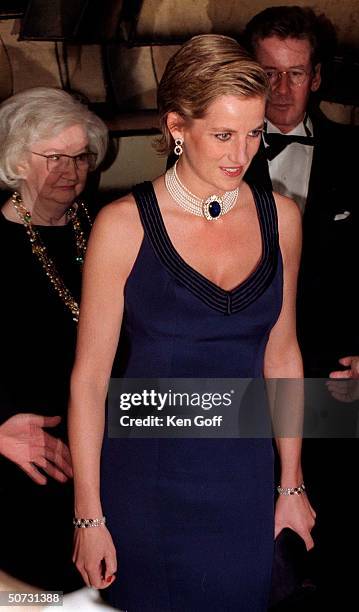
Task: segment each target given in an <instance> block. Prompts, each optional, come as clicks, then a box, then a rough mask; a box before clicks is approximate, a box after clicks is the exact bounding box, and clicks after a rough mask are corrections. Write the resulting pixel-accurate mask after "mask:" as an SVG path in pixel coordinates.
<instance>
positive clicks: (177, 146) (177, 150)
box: [173, 138, 183, 157]
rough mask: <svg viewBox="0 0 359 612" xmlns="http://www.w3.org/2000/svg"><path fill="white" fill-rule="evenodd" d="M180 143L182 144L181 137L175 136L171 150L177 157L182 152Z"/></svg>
mask: <svg viewBox="0 0 359 612" xmlns="http://www.w3.org/2000/svg"><path fill="white" fill-rule="evenodd" d="M182 145H183V138H176V140H175V148H174V149H173V152H174V154H175V155H177V156H178V157H180V155H182V153H183V147H182Z"/></svg>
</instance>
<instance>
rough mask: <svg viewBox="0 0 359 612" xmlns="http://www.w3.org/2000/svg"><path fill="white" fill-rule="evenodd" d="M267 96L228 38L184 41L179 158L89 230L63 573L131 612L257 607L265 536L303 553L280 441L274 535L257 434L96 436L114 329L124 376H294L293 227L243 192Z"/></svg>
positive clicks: (165, 87) (261, 76)
mask: <svg viewBox="0 0 359 612" xmlns="http://www.w3.org/2000/svg"><path fill="white" fill-rule="evenodd" d="M267 92H268V84H267V79H266V76H265V73H264V72H263V70H262V69H261V68H260V66H259V65H258V64H257V63H256V62H254V61H253V60H252V59H251V58H250V57H249V56H248V55H247V54H246V53H245V52H244V51H243V50H242V49H241V47H240V46H239V45H238V43H237V42H236V41H235V40H233V39H231V38H227V37H224V36H216V35H204V36H198V37H195V38H193V39H191V40H190V41H189V42H187V43H186V44H185V45H183V47H182V48H181V49H180V50H179V51H178V52H177V53H176V54H175V55H174V56H173V57H172V59H171V60H170V61H169V63H168V66H167V68H166V70H165V73H164V76H163V78H162V80H161V83H160V86H159V92H158V106H159V113H160V119H161V124H162V130H163V137H162V141H161V143H160V144H161V148H162V151H163V152H166V153H168V151H169V148H170V147H171V148H173V147H175V152H176V153H177V155H178V156H179V161H178V162H177V165H176V166H175V167H174V168H173V169H170V170H169V171H167V173H166V174H165V176H160V177H159V178H157V179H156V180H155V181H154V182H153V183H144V184H142V185H139V186H137V187H136V188H135V189H134V191H133V194H132V195H129V196H127V197H125V198H123V199H122V200H120V201H118V202H114V203H113V204H111V205H109V206H108V207H106V209H104V210H103V211H102V212H101V213H100V215H99V217H98V219H97V221H96V224H95V227H94V230H93V233H92V235H91V240H90V246H89V250H88V253H87V255H86V265H85V276H84V293H83V301H82V306H81V308H82V310H81V319H80V328H79V339H78V349H77V356H76V361H75V366H74V371H73V378H72V384H71V404H70V414H69V425H70V448H71V451H72V457H73V466H74V478H75V499H76V503H75V519H76V521H75V525H76V526H79V527H81V526H86V525H91V526H92V527H93V528H91V529H77V530H76V542H75V560H76V564H77V567H78V568H79V570H80V572H81V574H82V576H83V578H84V580H85V581H86V583H87V584H89V585H92V586H95V587H98V588H105V587H106V586H109V589H108V591H105V592H104V593H106V598H107V599H108V601H109V603H111V604H112V605H114V606H117V607H118V608H121V609H128V610H131V612H160V611H161V612H169V611H170V610H171V611H172V612H184V611H186V612H190V611H191V612H192V611H193V612H194V611H196V612H200V611H202V612H218V611H219V610H226V611H227V612H238V610H240V611H241V612H259V611H264V610H266V607H267V598H268V591H269V586H270V578H271V564H272V555H273V539H274V535H275V534H277V533H279V532H280V531H281V530H282V529H283V528H284V527H291V528H292V529H293V530H295V531H296V532H297V533H298V534H299V535H300V536H301V537H302V538H303V540H304V541H305V543H306V546H307V547H308V548H310V547H311V546H312V544H313V542H312V538H311V535H310V530H311V528H312V526H313V524H314V512H313V510H312V508H311V506H310V504H309V502H308V499H307V497H306V495H305V492H304V487H303V480H302V472H301V466H300V440H299V439H297V438H292V439H282V440H279V441H278V447H279V453H280V457H281V463H282V473H281V480H280V483H277V484H278V485H280V487H279V493H280V495H279V500H278V502H277V504H276V513H275V525H274V520H273V519H274V516H273V506H274V483H273V458H272V445H271V440H270V439H260V438H258V439H201V440H199V439H188V438H187V439H176V440H174V439H171V440H168V439H164V438H161V439H157V438H153V439H109V438H108V437H107V436H104V440H102V438H103V432H104V419H105V416H104V415H105V410H104V404H105V396H106V390H107V384H108V379H109V376H110V372H111V365H112V360H113V356H114V354H115V351H116V346H117V340H118V338H119V333H120V330H121V336H120V338H121V339H120V347H119V348H120V361H121V370H122V375H123V377H128V378H143V379H149V378H156V379H158V378H171V377H174V378H194V377H202V378H214V379H215V378H218V377H219V378H224V377H231V378H239V377H244V378H247V377H262V376H265V377H268V378H277V377H278V378H281V377H283V378H301V377H302V362H301V356H300V352H299V350H298V344H297V340H296V334H295V315H294V310H295V308H294V304H295V287H296V275H297V269H298V260H299V251H300V215H299V213H298V209H297V207H296V206H295V204H294V203H293V202H292V201H290V200H288V199H287V198H284V197H281V196H277V195H274V196H273V195H272V194H271V193H266V192H264V191H263V190H262V189H259V188H256V187H254V186H252V187H250V186H249V185H247V184H246V183H245V181H244V180H243V178H244V175H245V172H246V170H247V168H248V166H249V164H250V162H251V159H252V158H253V156H254V154H255V153H256V151H257V149H258V146H259V142H260V136H261V131H262V128H263V118H264V107H265V101H266V96H267ZM102 442H103V446H102V461H101V481H100V469H99V468H100V451H101V445H102ZM89 447H90V448H91V453H89V452H88V448H89ZM100 484H101V495H100ZM290 493H292V494H290ZM88 519H92V521H89V520H88ZM105 520H106V524H105ZM110 534H111V535H110ZM112 538H113V539H112ZM115 551H117V554H118V576H117V577H115V575H114V574H115V572H116V552H115Z"/></svg>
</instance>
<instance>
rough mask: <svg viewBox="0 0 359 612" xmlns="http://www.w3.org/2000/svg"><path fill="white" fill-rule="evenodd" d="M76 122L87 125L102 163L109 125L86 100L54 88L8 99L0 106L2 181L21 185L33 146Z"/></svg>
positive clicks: (94, 148) (0, 177)
mask: <svg viewBox="0 0 359 612" xmlns="http://www.w3.org/2000/svg"><path fill="white" fill-rule="evenodd" d="M73 125H81V126H82V127H83V128H84V130H85V132H86V134H87V137H88V141H89V149H90V150H91V151H92V152H93V153H95V154H96V165H98V164H100V162H101V161H102V160H103V158H104V156H105V153H106V149H107V145H108V132H107V128H106V126H105V124H104V123H103V121H101V119H100V118H99V117H97V116H96V115H95V114H94V113H92V112H91V111H90V110H89V109H88V108H87V107H86V106H85V105H84V104H82V102H80V101H79V100H77V99H75V98H74V97H73V96H71V95H70V94H68V93H66V92H65V91H62V90H61V89H56V88H53V87H34V88H32V89H27V90H25V91H22V92H20V93H18V94H15V95H14V96H12V97H11V98H8V99H7V100H5V102H3V103H2V104H1V105H0V182H1V183H2V184H3V185H4V186H6V187H8V188H10V189H14V188H15V189H16V188H18V186H19V182H20V179H21V176H20V174H19V172H18V164H19V161H21V160H23V159H24V157H26V155H27V153H28V151H29V150H30V149H31V147H32V145H33V144H34V143H35V142H36V141H38V140H42V139H46V138H52V137H53V136H57V134H59V133H60V132H61V131H62V130H64V129H66V128H68V127H70V126H73Z"/></svg>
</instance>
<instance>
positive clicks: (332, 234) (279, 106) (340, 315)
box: [244, 6, 359, 377]
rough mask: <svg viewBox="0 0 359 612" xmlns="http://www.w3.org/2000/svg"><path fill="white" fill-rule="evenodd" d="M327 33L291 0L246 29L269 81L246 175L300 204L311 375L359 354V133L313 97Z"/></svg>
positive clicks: (301, 311) (327, 49)
mask: <svg viewBox="0 0 359 612" xmlns="http://www.w3.org/2000/svg"><path fill="white" fill-rule="evenodd" d="M333 39H334V35H333V29H332V26H331V24H330V22H328V20H326V19H324V18H323V17H317V16H316V15H315V13H314V12H313V11H312V10H311V9H310V8H304V7H297V6H284V7H271V8H268V9H266V10H264V11H262V12H261V13H259V14H257V15H256V16H255V17H253V18H252V19H251V21H250V22H249V23H248V24H247V26H246V28H245V32H244V41H245V44H246V45H247V46H248V47H249V49H250V50H251V51H252V52H253V53H254V55H255V57H256V58H257V60H258V61H259V62H260V64H261V65H262V66H263V67H264V69H265V70H266V72H267V74H268V77H269V80H270V83H271V96H270V99H269V101H268V104H267V109H266V125H265V130H264V133H263V141H262V145H261V147H260V150H259V153H258V155H257V156H256V158H255V159H254V160H253V162H252V164H251V166H250V168H249V170H248V172H247V175H246V178H247V179H248V180H249V181H251V180H253V181H254V182H257V183H258V182H260V183H262V184H263V185H264V186H266V187H267V188H269V189H274V191H278V192H279V193H282V194H284V195H287V196H289V197H291V198H293V199H294V200H295V201H296V202H297V204H298V206H299V207H300V209H301V210H302V211H303V254H302V263H301V271H300V277H299V286H298V337H299V342H300V346H301V350H302V355H303V361H304V370H305V375H306V376H309V377H327V376H329V373H330V372H331V371H332V370H337V369H338V360H339V359H340V358H342V357H344V356H347V355H356V354H359V334H358V331H357V329H358V326H357V323H356V319H357V314H356V313H357V312H359V300H358V298H357V297H356V294H357V293H358V292H357V291H356V285H357V281H356V276H357V265H356V261H357V240H358V237H359V205H358V203H357V196H356V191H355V187H354V180H355V176H356V172H357V171H358V166H357V142H356V141H357V137H358V135H359V134H358V133H357V132H358V130H357V128H355V129H354V128H351V127H349V126H343V125H340V124H337V123H333V122H332V121H329V120H328V119H326V118H325V117H324V115H323V114H321V113H320V112H319V111H318V110H317V109H315V108H314V104H313V100H312V98H313V94H314V93H315V92H317V91H318V90H319V87H320V84H321V66H322V62H323V61H326V60H327V59H328V56H329V55H330V53H331V52H332V50H333Z"/></svg>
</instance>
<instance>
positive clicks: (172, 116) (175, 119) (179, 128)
mask: <svg viewBox="0 0 359 612" xmlns="http://www.w3.org/2000/svg"><path fill="white" fill-rule="evenodd" d="M166 122H167V127H168V129H169V131H170V133H171V136H172V138H173V140H176V138H183V128H184V120H183V117H181V115H179V114H178V113H174V112H171V113H168V115H167V118H166Z"/></svg>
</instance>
